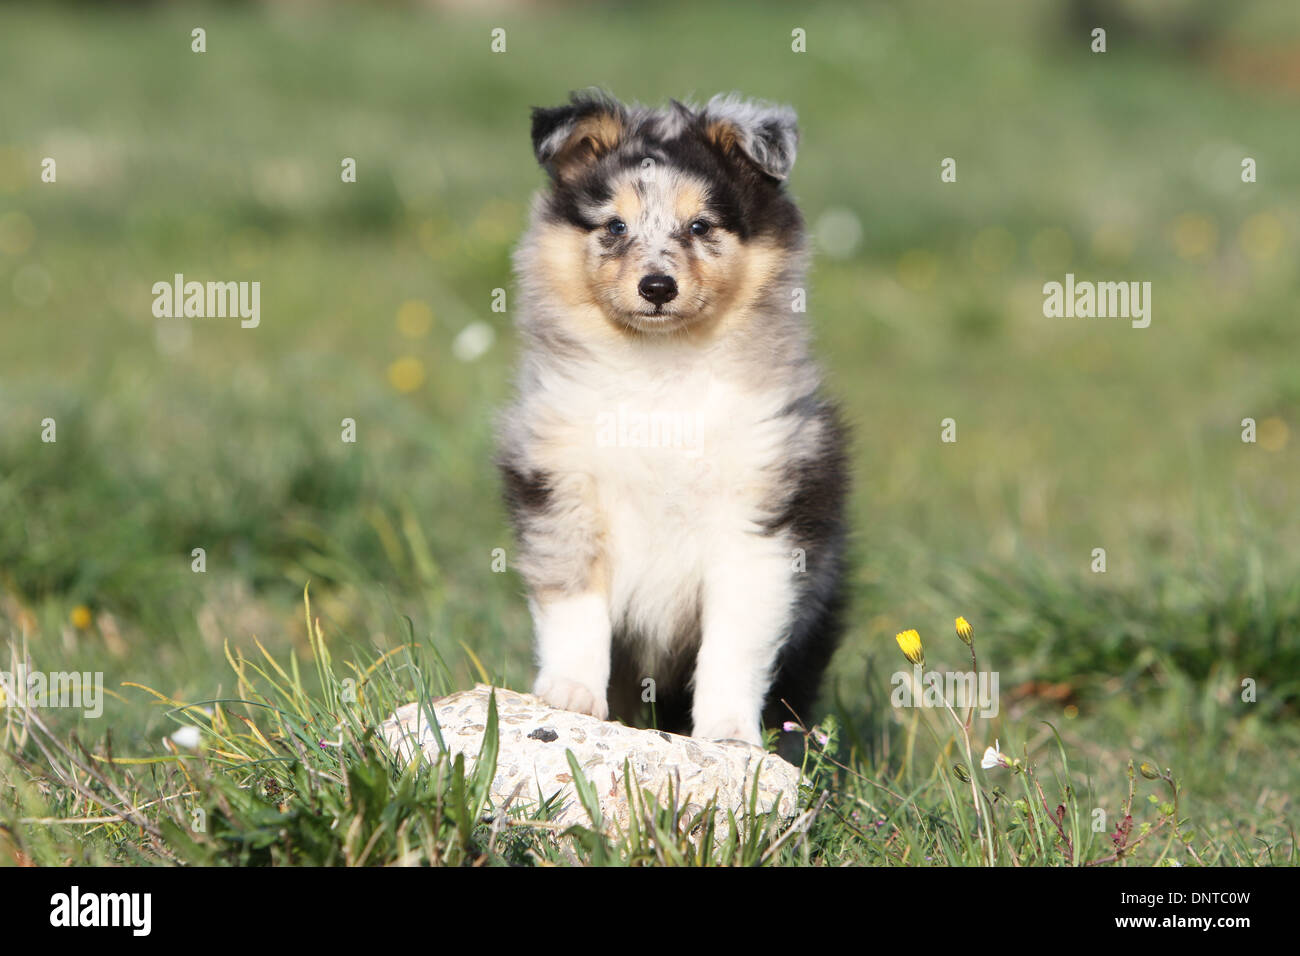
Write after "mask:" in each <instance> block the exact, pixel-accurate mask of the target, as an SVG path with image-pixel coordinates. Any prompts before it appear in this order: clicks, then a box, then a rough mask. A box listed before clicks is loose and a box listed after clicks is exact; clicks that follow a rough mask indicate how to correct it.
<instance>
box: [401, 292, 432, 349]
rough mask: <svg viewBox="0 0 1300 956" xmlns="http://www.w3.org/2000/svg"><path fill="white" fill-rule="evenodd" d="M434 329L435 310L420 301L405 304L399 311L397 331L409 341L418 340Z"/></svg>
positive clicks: (409, 301)
mask: <svg viewBox="0 0 1300 956" xmlns="http://www.w3.org/2000/svg"><path fill="white" fill-rule="evenodd" d="M431 328H433V310H432V309H431V308H429V305H428V303H426V302H421V301H420V300H419V299H410V300H408V301H406V302H403V303H402V304H401V305H400V306H398V309H397V331H399V332H401V333H402V334H403V335H404V336H406V337H407V338H408V339H418V338H422V337H424V336H426V335H428V334H429V330H430V329H431Z"/></svg>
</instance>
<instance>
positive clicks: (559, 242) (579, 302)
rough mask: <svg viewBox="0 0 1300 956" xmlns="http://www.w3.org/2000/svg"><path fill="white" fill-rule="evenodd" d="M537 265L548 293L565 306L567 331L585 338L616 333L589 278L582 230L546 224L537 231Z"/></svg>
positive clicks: (536, 274) (534, 270) (535, 272)
mask: <svg viewBox="0 0 1300 956" xmlns="http://www.w3.org/2000/svg"><path fill="white" fill-rule="evenodd" d="M534 241H535V245H534V249H535V250H536V256H535V260H534V261H535V264H534V266H533V267H532V268H531V269H530V272H532V274H533V275H534V277H535V278H536V279H537V280H538V281H540V282H541V284H542V286H543V288H544V289H545V290H546V292H547V294H548V295H549V296H550V297H551V298H552V299H553V300H554V301H555V302H557V303H558V304H560V305H562V306H563V307H564V308H563V309H562V312H563V314H564V317H565V318H564V321H565V325H566V329H565V330H566V331H568V332H569V333H571V334H573V335H574V336H577V337H578V338H579V339H580V340H583V341H592V340H599V339H608V338H610V337H611V336H614V335H615V334H616V332H615V330H614V328H613V326H612V325H611V323H610V322H609V320H608V318H607V317H606V315H605V309H604V307H603V305H602V303H601V302H600V300H599V299H598V297H597V294H596V293H597V290H596V288H595V287H594V286H593V284H592V282H591V281H590V272H589V261H590V256H589V253H588V249H587V243H588V239H587V236H586V234H585V233H584V232H583V230H581V229H578V228H577V227H575V226H571V225H568V224H567V223H566V224H544V225H541V226H538V227H537V229H536V233H535V240H534Z"/></svg>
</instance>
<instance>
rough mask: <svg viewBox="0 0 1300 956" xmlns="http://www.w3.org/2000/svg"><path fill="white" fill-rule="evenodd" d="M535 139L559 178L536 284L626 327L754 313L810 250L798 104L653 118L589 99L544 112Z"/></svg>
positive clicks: (670, 112) (665, 326)
mask: <svg viewBox="0 0 1300 956" xmlns="http://www.w3.org/2000/svg"><path fill="white" fill-rule="evenodd" d="M532 135H533V149H534V151H535V153H536V155H537V160H538V162H539V163H540V164H541V165H542V167H543V168H544V169H545V170H546V172H547V173H548V174H549V176H550V180H551V183H550V189H549V191H548V192H547V193H546V194H545V196H544V198H543V200H542V204H541V207H540V210H541V215H540V217H539V219H538V221H537V222H536V223H535V227H534V228H535V230H537V234H535V235H534V237H533V238H534V240H535V242H536V247H537V250H538V253H539V254H538V255H536V256H535V257H534V258H533V259H532V260H531V262H530V265H529V268H530V271H531V273H532V274H531V275H530V278H531V279H532V281H533V283H534V288H539V289H540V290H541V291H542V294H544V295H547V296H553V297H554V298H555V299H556V300H557V301H558V302H560V303H564V304H572V305H592V304H594V305H595V306H597V307H598V308H599V310H600V311H601V312H602V313H603V314H604V316H605V317H606V318H607V319H608V320H609V321H610V322H611V323H613V324H614V326H616V327H617V328H620V329H624V330H627V331H634V332H640V333H667V332H674V331H680V330H682V329H685V328H689V327H691V326H693V325H696V324H699V323H702V322H705V321H707V320H708V319H709V318H710V317H714V316H717V315H720V314H722V313H723V312H725V311H726V310H728V309H732V308H735V307H736V306H737V305H744V304H746V300H752V299H754V298H756V297H757V296H759V295H761V294H762V293H763V291H764V290H765V289H766V288H767V286H768V285H769V284H770V281H771V280H772V279H773V278H774V277H775V276H776V275H777V274H778V273H780V272H781V271H782V264H783V262H784V261H785V260H786V259H788V253H790V252H792V251H794V250H796V249H799V248H801V247H802V241H803V239H802V221H801V219H800V216H799V212H798V210H797V209H796V208H795V205H794V203H793V202H792V201H791V200H790V198H789V197H788V196H787V194H786V192H785V190H784V189H783V186H782V184H783V182H784V180H785V179H786V178H787V177H788V176H789V174H790V168H791V167H792V166H793V164H794V156H795V146H796V143H797V141H798V132H797V129H796V126H795V116H794V113H793V112H792V111H791V110H789V109H788V108H785V107H778V106H771V105H768V104H764V103H756V102H749V101H744V100H741V99H739V98H736V97H721V96H719V97H714V98H713V99H712V100H710V101H709V103H708V105H706V106H705V107H703V108H702V109H694V108H692V107H689V106H686V105H683V104H681V103H677V102H675V101H674V102H673V104H672V105H671V107H670V108H668V109H667V110H646V109H642V108H629V107H626V106H624V105H623V104H621V103H619V102H618V101H617V100H614V99H613V98H611V97H609V96H607V95H605V94H603V93H600V92H589V93H579V94H574V95H573V96H572V97H571V99H570V102H569V103H567V104H566V105H564V106H558V107H554V108H550V109H535V110H533V126H532Z"/></svg>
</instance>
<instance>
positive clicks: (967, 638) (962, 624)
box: [957, 617, 975, 646]
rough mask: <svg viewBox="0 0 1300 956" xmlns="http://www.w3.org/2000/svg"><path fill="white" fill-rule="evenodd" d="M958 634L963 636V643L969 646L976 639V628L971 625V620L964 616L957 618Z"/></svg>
mask: <svg viewBox="0 0 1300 956" xmlns="http://www.w3.org/2000/svg"><path fill="white" fill-rule="evenodd" d="M957 636H958V637H960V638H961V641H962V643H963V644H966V645H967V646H969V645H970V642H971V641H973V640H974V639H975V628H973V627H971V626H970V621H968V620H966V619H965V618H964V617H959V618H957Z"/></svg>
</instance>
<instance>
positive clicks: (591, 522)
mask: <svg viewBox="0 0 1300 956" xmlns="http://www.w3.org/2000/svg"><path fill="white" fill-rule="evenodd" d="M532 140H533V149H534V151H535V153H536V156H537V161H538V162H539V163H540V164H541V166H542V167H543V168H544V169H545V170H546V172H547V174H548V176H549V180H550V182H549V185H548V187H547V188H545V189H544V190H542V191H541V192H540V193H539V194H538V195H537V197H536V198H535V200H534V203H533V208H532V215H531V221H530V224H529V226H528V230H527V233H526V234H525V236H524V237H523V240H522V242H521V243H520V246H519V248H518V251H517V252H516V255H515V265H516V272H517V276H518V280H519V285H520V297H521V304H520V307H519V308H518V309H517V310H516V314H517V317H518V318H517V326H518V330H519V334H520V336H521V338H522V343H523V355H522V362H521V366H520V369H519V373H518V381H517V388H518V394H517V397H516V399H515V401H514V403H513V404H512V405H511V406H510V408H509V409H508V410H507V411H506V412H505V413H504V415H503V416H502V419H501V424H500V429H499V431H500V441H499V448H500V451H499V456H498V464H499V467H500V470H501V474H502V476H503V480H504V490H505V499H506V503H507V506H508V509H509V512H510V516H511V520H512V523H513V525H514V529H515V533H516V536H517V540H518V546H519V547H518V558H517V561H516V566H517V567H518V569H519V571H520V573H521V574H522V576H523V578H524V580H525V581H526V582H527V585H528V588H529V592H530V597H529V606H530V609H531V611H532V617H533V622H534V627H535V632H536V647H537V661H538V665H539V673H538V676H537V681H536V685H535V687H534V690H535V692H536V693H537V694H539V695H540V696H542V697H544V698H545V699H546V700H548V701H550V702H551V703H552V704H555V705H556V706H559V707H563V708H567V709H569V710H575V711H581V712H583V713H588V714H593V715H595V716H596V717H600V718H606V717H608V716H609V715H610V713H611V712H612V713H614V714H615V715H616V716H619V717H621V718H623V719H625V720H628V721H630V722H643V721H647V720H649V721H653V722H654V724H655V725H656V726H658V727H660V728H661V729H665V730H671V731H675V732H681V733H685V732H687V731H689V732H691V733H692V734H694V735H695V736H697V737H705V738H711V739H724V740H738V741H744V742H747V743H752V744H758V743H761V741H762V727H763V724H764V722H765V721H766V723H767V725H768V726H779V725H780V724H781V723H782V722H783V721H785V720H790V719H792V713H797V714H799V715H800V716H801V717H803V718H804V719H807V718H808V711H809V708H810V707H811V705H812V703H813V701H814V699H815V697H816V694H817V688H818V685H819V683H820V680H821V677H822V673H823V672H824V670H825V668H826V665H827V663H828V661H829V659H830V656H831V653H832V652H833V650H834V648H835V644H836V641H837V639H838V636H839V632H840V626H841V616H842V608H843V603H844V602H843V590H842V579H843V574H844V546H845V522H844V516H843V511H844V501H845V494H846V490H847V485H848V476H847V468H846V460H845V450H844V435H843V430H842V428H841V425H840V422H839V416H838V414H837V412H836V409H835V407H834V406H833V405H832V404H831V403H830V402H829V401H828V400H827V399H826V398H825V397H824V396H823V395H822V390H821V376H820V373H819V371H818V368H817V365H816V364H815V362H814V360H813V358H812V357H811V354H810V351H809V342H808V332H807V328H806V326H805V323H804V316H803V302H804V297H805V291H804V287H803V271H804V267H805V262H806V253H805V241H804V230H803V220H802V217H801V216H800V214H799V210H798V208H797V207H796V206H795V204H794V202H793V201H792V200H791V198H790V196H789V194H788V193H787V192H786V190H785V188H784V182H785V180H786V179H787V177H788V176H789V174H790V169H791V167H792V165H793V164H794V158H795V147H796V144H797V142H798V132H797V129H796V125H795V116H794V113H793V112H792V111H791V110H789V109H788V108H785V107H779V106H772V105H769V104H764V103H757V102H750V101H745V100H742V99H740V98H737V97H735V96H725V97H724V96H719V97H715V98H713V99H712V100H710V101H709V102H708V104H707V105H706V106H704V107H703V108H693V107H691V106H687V105H683V104H681V103H677V102H673V103H672V104H671V106H670V107H669V108H667V109H664V110H651V109H646V108H644V107H629V106H624V105H623V104H621V103H619V102H618V101H616V100H614V99H613V98H611V97H609V96H608V95H606V94H604V93H601V92H587V93H581V94H574V95H573V96H572V97H571V100H570V102H569V103H568V104H566V105H563V106H558V107H554V108H550V109H535V110H534V111H533V117H532Z"/></svg>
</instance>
